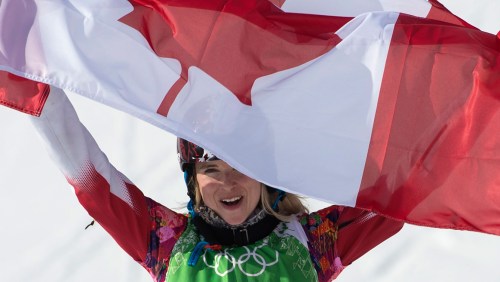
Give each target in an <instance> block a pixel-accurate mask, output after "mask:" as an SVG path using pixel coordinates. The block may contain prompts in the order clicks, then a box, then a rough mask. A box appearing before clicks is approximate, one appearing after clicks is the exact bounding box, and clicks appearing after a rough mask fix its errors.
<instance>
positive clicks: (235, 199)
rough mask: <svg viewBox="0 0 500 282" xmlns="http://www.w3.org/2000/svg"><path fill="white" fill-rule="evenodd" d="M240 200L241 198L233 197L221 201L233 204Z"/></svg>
mask: <svg viewBox="0 0 500 282" xmlns="http://www.w3.org/2000/svg"><path fill="white" fill-rule="evenodd" d="M240 199H241V196H239V197H234V198H231V199H224V200H222V201H223V202H224V203H233V202H236V201H239V200H240Z"/></svg>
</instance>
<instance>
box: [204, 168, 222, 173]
mask: <svg viewBox="0 0 500 282" xmlns="http://www.w3.org/2000/svg"><path fill="white" fill-rule="evenodd" d="M204 172H205V173H216V172H219V170H217V169H215V168H207V169H205V171H204Z"/></svg>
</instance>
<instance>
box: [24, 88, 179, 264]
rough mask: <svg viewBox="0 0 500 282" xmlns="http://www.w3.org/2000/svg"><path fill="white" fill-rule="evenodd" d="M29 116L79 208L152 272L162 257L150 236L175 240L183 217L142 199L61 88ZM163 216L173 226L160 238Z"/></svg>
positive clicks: (55, 89)
mask: <svg viewBox="0 0 500 282" xmlns="http://www.w3.org/2000/svg"><path fill="white" fill-rule="evenodd" d="M32 121H33V124H34V125H35V127H36V129H37V130H38V132H39V134H40V135H41V137H42V139H43V140H44V141H45V143H46V147H47V149H48V151H49V153H50V155H51V157H52V158H53V160H54V161H55V162H56V164H57V165H58V166H59V168H60V170H61V171H62V172H63V174H64V176H65V177H66V179H67V180H68V182H69V183H70V184H71V185H72V186H73V187H74V188H75V192H76V195H77V197H78V200H79V201H80V203H81V204H82V205H83V207H84V208H85V209H86V210H87V211H88V213H89V214H90V215H91V216H92V217H93V218H94V219H95V220H96V221H97V222H99V224H100V225H101V226H102V227H103V228H104V229H105V230H106V231H107V232H108V233H109V234H111V236H112V237H113V238H114V239H115V240H116V242H117V243H118V244H119V245H120V246H121V247H122V248H123V249H124V250H125V251H126V252H127V253H128V254H129V255H130V256H132V258H133V259H134V260H136V261H138V262H140V263H142V264H143V265H144V266H145V267H146V268H149V270H150V271H152V268H155V267H156V263H157V262H158V261H160V260H161V258H158V257H155V256H156V255H158V252H157V250H154V247H155V246H157V245H158V244H157V242H152V241H154V240H157V241H158V240H161V241H165V240H169V239H176V238H174V237H175V236H176V235H177V234H176V233H179V232H180V230H181V229H182V226H183V225H185V221H186V220H185V217H184V216H183V215H180V214H177V213H175V212H173V211H171V210H169V209H167V208H165V207H163V206H161V205H158V204H157V203H155V202H154V201H152V200H150V199H148V198H146V197H145V196H144V195H143V193H142V192H141V191H140V190H139V189H138V188H137V187H135V186H134V184H132V183H131V182H130V181H129V180H128V179H127V178H126V177H125V176H124V175H123V174H121V173H120V172H119V171H118V170H117V169H115V168H114V167H113V166H112V165H111V164H110V163H109V161H108V159H107V157H106V156H105V155H104V153H103V152H101V150H100V149H99V147H98V145H97V144H96V142H95V140H94V139H93V138H92V136H91V135H90V133H89V132H88V131H87V129H86V128H85V127H84V126H83V124H82V123H81V122H80V121H79V120H78V117H77V115H76V112H75V110H74V108H73V106H72V105H71V103H70V102H69V100H68V99H67V97H66V95H65V94H64V92H63V91H61V90H60V89H57V88H51V90H50V95H49V97H48V99H47V101H46V103H45V106H44V108H43V111H42V114H41V116H40V117H33V118H32ZM166 220H168V221H170V222H169V223H167V224H169V226H171V227H172V224H174V225H175V227H177V229H176V230H177V232H171V233H169V234H170V235H169V236H171V237H172V238H164V237H163V238H160V237H161V236H160V235H161V234H165V232H163V233H161V228H162V226H160V224H159V222H165V221H166ZM159 234H160V235H159ZM166 259H167V260H168V258H166Z"/></svg>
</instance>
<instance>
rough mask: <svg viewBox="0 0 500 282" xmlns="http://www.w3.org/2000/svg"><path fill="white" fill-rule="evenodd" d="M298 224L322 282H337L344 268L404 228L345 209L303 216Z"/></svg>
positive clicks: (389, 220)
mask: <svg viewBox="0 0 500 282" xmlns="http://www.w3.org/2000/svg"><path fill="white" fill-rule="evenodd" d="M299 220H300V223H301V225H302V227H303V228H304V231H305V233H306V235H307V238H308V246H309V251H310V254H311V260H312V261H313V264H314V266H315V268H316V271H317V273H318V280H319V281H332V280H334V279H335V278H336V277H337V276H338V275H339V274H340V273H341V272H342V270H343V269H344V268H345V266H347V265H349V264H351V263H352V262H353V261H354V260H356V259H357V258H359V257H361V256H362V255H363V254H365V253H366V252H368V251H369V250H371V249H372V248H374V247H375V246H377V245H378V244H380V243H381V242H383V241H384V240H386V239H387V238H389V237H391V236H392V235H394V234H395V233H397V232H398V231H399V230H400V229H401V228H402V226H403V223H401V222H399V221H394V220H391V219H388V218H385V217H382V216H378V215H376V214H375V213H372V212H369V211H365V210H361V209H356V208H350V207H342V206H331V207H328V208H325V209H322V210H319V211H317V212H314V213H311V214H304V215H302V216H301V217H300V218H299Z"/></svg>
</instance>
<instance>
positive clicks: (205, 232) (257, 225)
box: [192, 207, 280, 246]
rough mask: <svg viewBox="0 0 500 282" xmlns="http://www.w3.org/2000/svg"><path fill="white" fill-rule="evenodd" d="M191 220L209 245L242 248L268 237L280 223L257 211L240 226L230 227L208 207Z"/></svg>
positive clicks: (203, 208)
mask: <svg viewBox="0 0 500 282" xmlns="http://www.w3.org/2000/svg"><path fill="white" fill-rule="evenodd" d="M198 215H199V216H195V217H194V218H192V221H193V224H194V225H195V227H196V229H197V231H198V232H199V234H200V235H202V236H203V238H204V240H205V241H207V242H209V243H210V244H219V245H224V246H234V245H236V246H244V245H249V244H252V243H254V242H256V241H258V240H261V239H263V238H264V237H266V236H267V235H269V234H270V233H271V232H272V231H273V230H274V228H276V226H277V225H278V223H279V222H280V221H279V220H278V219H277V218H276V217H274V216H272V215H270V214H267V213H266V212H265V211H264V210H261V209H257V210H255V211H254V213H253V214H252V215H250V217H249V218H248V219H247V220H246V221H245V222H244V223H242V224H238V225H230V224H228V223H227V222H225V221H224V220H223V219H222V218H220V217H219V216H218V215H217V214H216V213H215V212H214V211H213V210H211V209H210V208H208V207H200V210H199V212H198Z"/></svg>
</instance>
